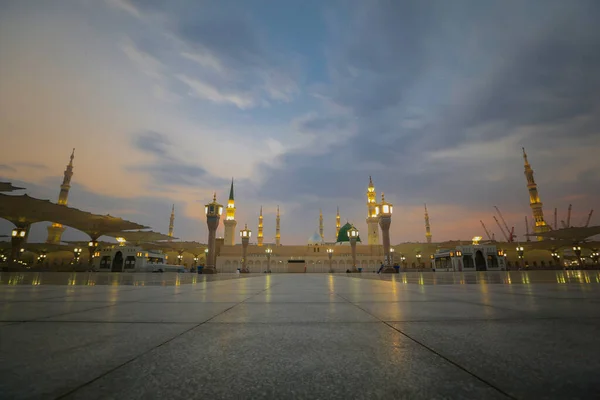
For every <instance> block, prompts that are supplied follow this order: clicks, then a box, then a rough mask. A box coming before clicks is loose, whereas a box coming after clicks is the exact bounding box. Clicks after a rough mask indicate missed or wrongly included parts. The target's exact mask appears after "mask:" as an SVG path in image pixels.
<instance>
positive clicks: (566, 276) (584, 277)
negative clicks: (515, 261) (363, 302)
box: [350, 271, 600, 285]
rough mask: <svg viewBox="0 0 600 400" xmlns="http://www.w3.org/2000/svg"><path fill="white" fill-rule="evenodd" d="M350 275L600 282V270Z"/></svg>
mask: <svg viewBox="0 0 600 400" xmlns="http://www.w3.org/2000/svg"><path fill="white" fill-rule="evenodd" d="M350 277H352V278H363V279H377V280H385V281H392V280H393V281H395V282H402V283H405V284H406V283H412V284H418V285H464V284H467V285H468V284H507V285H514V284H516V285H530V284H533V283H581V284H593V283H600V271H498V272H496V271H494V272H402V273H400V274H399V275H396V274H352V275H350Z"/></svg>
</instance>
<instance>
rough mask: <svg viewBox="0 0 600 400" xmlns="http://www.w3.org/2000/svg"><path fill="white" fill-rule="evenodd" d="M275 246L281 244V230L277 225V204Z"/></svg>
mask: <svg viewBox="0 0 600 400" xmlns="http://www.w3.org/2000/svg"><path fill="white" fill-rule="evenodd" d="M275 224H276V225H275V246H279V245H280V244H281V232H280V225H279V206H277V217H276V219H275Z"/></svg>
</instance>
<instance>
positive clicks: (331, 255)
mask: <svg viewBox="0 0 600 400" xmlns="http://www.w3.org/2000/svg"><path fill="white" fill-rule="evenodd" d="M327 257H328V258H329V273H330V274H333V267H332V265H331V259H332V258H333V249H332V248H329V249H327Z"/></svg>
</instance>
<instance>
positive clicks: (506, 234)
mask: <svg viewBox="0 0 600 400" xmlns="http://www.w3.org/2000/svg"><path fill="white" fill-rule="evenodd" d="M492 216H493V217H494V221H496V224H497V225H498V228H500V232H502V234H503V235H504V238H505V239H506V241H507V242H509V243H510V239H509V238H508V233H506V232H504V229H503V228H502V225H500V222H499V221H498V218H496V216H495V215H492Z"/></svg>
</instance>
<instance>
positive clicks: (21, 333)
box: [0, 322, 194, 399]
mask: <svg viewBox="0 0 600 400" xmlns="http://www.w3.org/2000/svg"><path fill="white" fill-rule="evenodd" d="M193 326H194V325H185V324H99V323H55V322H26V323H20V324H14V325H8V326H2V327H1V328H0V359H1V360H2V362H1V363H0V376H1V377H2V378H0V393H1V395H0V397H1V398H5V399H54V398H56V397H58V396H60V395H62V394H65V393H67V392H69V391H70V390H73V389H75V388H76V387H78V386H80V385H83V384H84V383H86V382H89V381H90V380H92V379H94V378H96V377H98V376H99V375H101V374H103V373H106V372H108V371H109V370H111V369H113V368H115V367H118V366H119V365H121V364H123V363H124V362H126V361H128V360H130V359H132V358H134V357H136V356H138V355H140V354H142V353H143V352H145V351H148V350H150V349H152V348H154V347H155V346H158V345H159V344H161V343H164V342H165V341H167V340H169V339H171V338H173V337H175V336H176V335H178V334H181V333H182V332H184V331H186V330H188V329H190V328H191V327H193Z"/></svg>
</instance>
